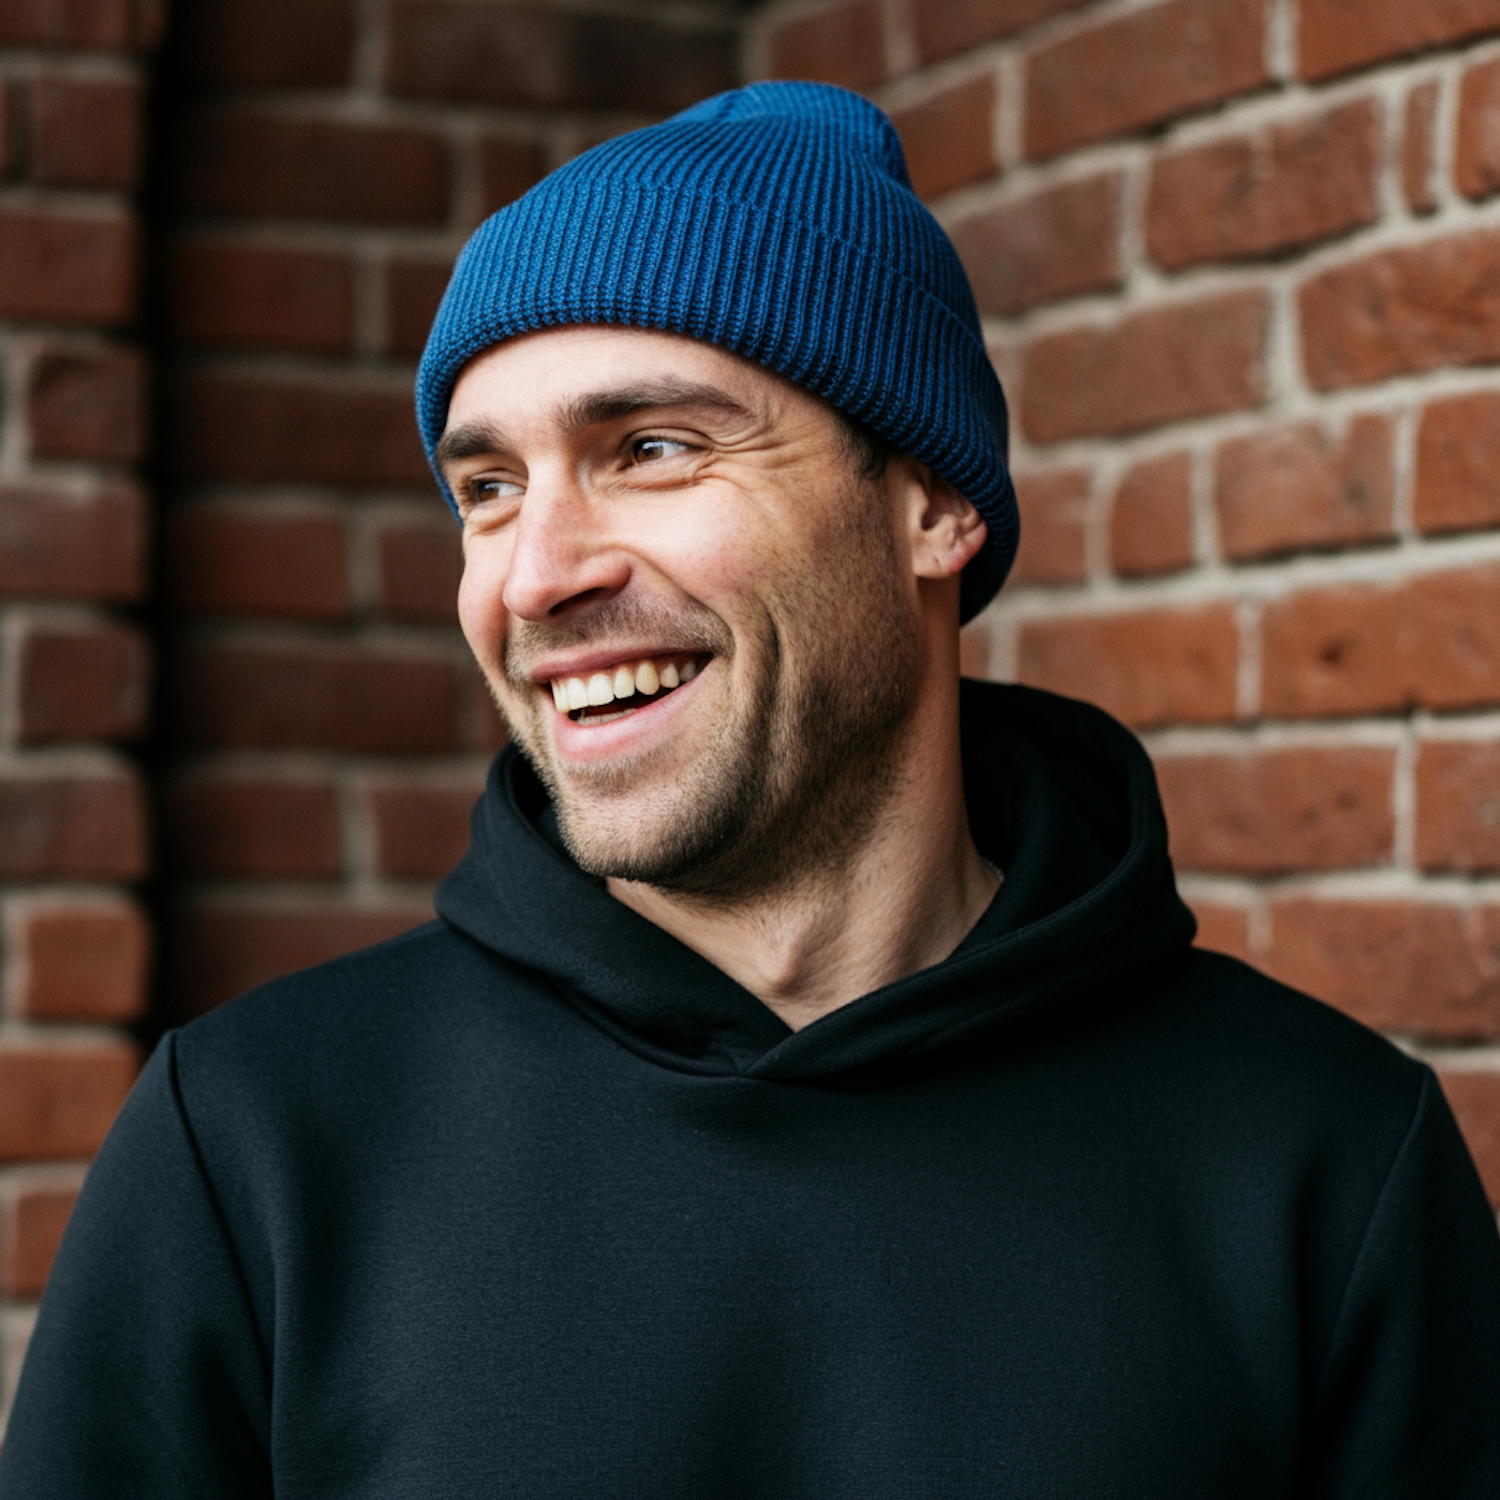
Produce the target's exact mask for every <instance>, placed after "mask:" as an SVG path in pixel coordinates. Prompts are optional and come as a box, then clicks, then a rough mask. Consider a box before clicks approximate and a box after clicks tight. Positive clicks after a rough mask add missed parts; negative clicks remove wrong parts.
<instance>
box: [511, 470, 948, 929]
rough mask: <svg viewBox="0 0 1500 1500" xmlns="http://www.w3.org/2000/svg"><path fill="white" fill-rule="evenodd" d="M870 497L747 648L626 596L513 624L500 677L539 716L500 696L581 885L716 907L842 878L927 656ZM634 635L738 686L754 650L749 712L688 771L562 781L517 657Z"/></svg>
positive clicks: (886, 790)
mask: <svg viewBox="0 0 1500 1500" xmlns="http://www.w3.org/2000/svg"><path fill="white" fill-rule="evenodd" d="M861 484H862V482H861ZM862 498H863V497H861V496H860V495H857V494H855V495H849V496H846V497H845V504H844V505H841V506H840V507H839V508H838V516H839V521H838V524H837V525H835V527H834V528H833V530H834V532H835V535H833V536H831V537H830V538H829V539H828V546H827V548H826V549H825V550H824V551H823V553H822V557H823V558H824V559H826V561H822V562H819V563H816V564H812V565H810V566H808V567H807V568H806V569H802V570H799V571H798V572H797V573H796V574H795V576H793V577H791V578H789V579H788V580H787V582H786V585H785V586H784V587H783V588H782V589H781V590H779V591H778V593H779V602H780V603H781V604H782V605H783V606H784V607H783V608H781V609H779V610H778V609H774V608H768V609H766V610H764V611H763V612H762V614H761V617H760V626H759V628H758V629H757V630H756V631H755V633H754V636H753V638H752V639H748V640H745V641H743V642H737V641H736V640H735V639H734V637H733V636H732V635H731V633H730V631H729V630H728V628H727V627H726V626H725V625H724V623H723V622H722V621H721V620H720V619H719V618H718V616H716V615H714V614H713V613H712V612H711V611H709V610H707V609H705V608H703V607H702V606H698V605H694V604H688V605H685V606H681V607H676V606H673V607H660V606H655V605H651V606H644V605H642V604H638V603H635V602H627V600H626V599H625V598H621V599H616V600H611V601H608V602H607V603H605V604H603V605H601V606H599V607H598V608H597V609H596V610H592V611H590V612H589V613H588V615H587V616H586V617H580V618H579V619H578V620H576V621H574V622H571V623H570V624H569V625H568V626H566V627H557V628H553V627H548V628H547V629H546V631H545V632H542V631H539V630H538V629H537V627H534V626H526V625H525V624H524V622H522V623H521V625H520V626H518V628H517V630H516V632H515V634H514V636H513V638H512V639H511V641H509V642H508V643H507V677H508V679H509V680H510V682H511V687H512V691H516V690H518V689H527V690H529V692H523V693H522V697H521V701H522V702H529V703H531V704H533V705H536V707H535V710H534V712H533V713H532V714H531V715H530V716H528V717H527V718H525V719H520V716H518V715H512V714H506V709H505V704H504V702H503V700H502V699H500V698H499V696H498V695H497V702H499V703H500V707H501V712H502V714H505V716H506V717H507V720H508V722H509V725H510V729H511V733H512V736H513V738H515V740H516V741H517V743H518V744H519V746H520V748H521V750H522V752H523V753H524V754H525V755H526V757H527V759H528V760H529V761H530V763H531V765H532V766H533V768H534V769H535V771H536V773H537V775H538V777H539V778H540V779H541V781H542V783H543V785H544V786H545V787H546V789H547V791H548V793H549V794H550V796H551V798H552V802H553V805H554V808H555V809H556V812H557V816H558V824H559V828H560V831H561V833H562V837H563V841H564V843H565V844H566V846H567V848H568V850H569V852H570V853H571V854H572V856H573V858H574V859H575V860H576V861H577V863H578V865H579V866H580V868H582V869H583V870H584V871H585V872H586V873H588V874H590V875H595V876H600V877H614V878H616V879H620V880H629V881H640V882H643V883H645V884H647V885H652V886H655V887H657V888H658V889H660V890H663V891H667V892H670V893H672V894H673V895H675V896H678V897H680V898H683V899H686V900H689V901H692V902H693V903H695V904H700V905H703V906H706V907H723V906H728V905H733V904H739V903H743V902H745V901H746V900H749V899H754V898H764V897H767V896H774V895H776V894H778V893H780V892H782V891H785V890H789V889H791V888H793V887H795V886H799V885H803V884H805V883H806V882H808V881H810V880H811V881H834V880H837V879H838V877H839V875H840V873H841V872H842V871H843V870H844V869H846V868H847V866H848V864H849V862H850V860H851V859H852V857H853V855H854V854H855V852H856V851H857V850H858V849H859V848H860V847H861V846H862V845H863V844H864V843H865V841H866V840H867V839H868V838H869V836H870V834H871V832H872V830H873V829H874V827H875V825H876V824H877V823H878V822H879V819H880V817H881V814H882V813H883V811H884V810H885V808H886V807H887V806H888V805H889V803H890V801H891V798H892V796H893V794H894V793H895V791H896V788H897V786H898V784H899V775H900V771H899V768H900V765H901V761H902V757H901V748H902V744H903V740H904V732H905V731H906V729H907V728H908V726H909V725H910V722H911V720H912V716H913V710H914V707H915V702H916V699H917V695H918V689H919V683H918V673H919V670H920V661H921V653H920V645H919V642H918V639H917V634H916V629H915V626H914V624H913V622H912V621H911V618H910V610H909V605H908V603H907V601H906V600H905V599H904V598H903V597H902V595H901V591H900V587H899V582H898V579H899V574H898V571H897V569H898V559H897V553H896V547H895V540H894V537H893V535H892V534H891V527H890V521H889V518H888V515H887V513H886V511H885V508H884V507H883V506H882V505H879V504H872V503H870V502H869V501H868V500H866V501H865V502H864V503H863V504H861V499H862ZM778 616H779V617H780V618H781V619H783V620H788V621H792V622H795V624H796V626H797V627H798V634H799V636H800V637H801V639H800V641H792V640H788V639H787V638H786V637H785V635H784V634H783V632H782V631H781V630H779V629H778V628H777V626H776V624H775V620H776V618H777V617H778ZM630 637H634V638H636V639H659V640H663V641H670V642H672V643H673V645H674V646H675V647H678V648H680V649H684V650H703V651H709V652H712V653H713V657H714V661H713V665H712V668H711V670H713V671H716V672H723V673H724V675H725V677H726V678H728V680H729V681H730V682H733V681H734V677H733V673H732V670H731V669H732V667H733V665H734V660H735V657H736V656H737V655H739V654H740V653H742V652H744V653H748V656H749V659H750V661H751V664H752V667H751V671H750V672H749V673H748V674H747V676H748V680H747V682H746V684H745V686H744V687H743V688H741V690H740V699H741V701H739V702H731V703H730V704H729V707H728V710H727V712H726V713H725V714H724V715H723V717H722V718H721V719H720V721H719V723H718V724H717V725H716V726H715V727H714V733H713V736H712V738H711V740H710V743H709V744H708V746H707V747H706V749H705V750H704V751H703V752H701V753H700V754H699V755H698V757H697V759H696V760H695V762H694V763H693V765H692V766H691V767H690V768H689V769H688V771H687V772H686V773H685V774H684V773H683V772H682V770H681V769H680V767H679V768H676V769H675V770H672V769H669V768H668V767H667V766H666V765H665V764H662V765H660V766H657V765H653V761H661V762H665V760H666V758H667V756H668V755H669V754H670V749H671V747H670V746H663V747H661V749H660V750H658V751H657V752H655V753H652V752H646V753H644V754H642V755H640V756H631V757H626V758H623V759H621V760H619V761H615V762H612V763H610V764H608V765H598V766H588V765H586V766H581V767H576V766H575V767H569V768H567V769H566V770H564V769H563V768H561V767H560V766H558V765H557V764H556V762H555V761H554V760H553V758H552V756H551V754H550V751H549V748H548V746H549V740H548V737H547V735H546V732H545V729H544V727H543V725H544V720H543V718H542V715H544V714H545V713H548V712H552V711H553V710H552V709H551V708H549V707H546V706H543V705H540V704H539V703H538V700H537V697H536V694H535V689H534V684H532V683H531V681H530V679H529V678H527V677H525V676H524V673H523V671H521V670H518V665H519V660H521V659H524V657H525V655H526V654H527V648H528V645H529V643H530V642H531V641H532V640H533V639H534V641H535V644H536V646H537V647H538V648H541V646H542V645H543V644H544V643H545V645H546V646H548V647H551V648H554V649H556V648H558V647H563V646H582V645H586V644H590V643H593V642H597V641H600V640H607V639H610V638H616V639H619V638H630ZM795 646H800V651H798V650H793V649H791V648H793V647H795ZM789 663H800V665H789ZM518 719H520V721H519V722H518ZM653 777H655V778H656V780H655V784H654V785H653Z"/></svg>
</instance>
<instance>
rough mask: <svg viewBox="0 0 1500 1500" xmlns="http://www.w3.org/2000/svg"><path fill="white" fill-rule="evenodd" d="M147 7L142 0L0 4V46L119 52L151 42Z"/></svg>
mask: <svg viewBox="0 0 1500 1500" xmlns="http://www.w3.org/2000/svg"><path fill="white" fill-rule="evenodd" d="M151 9H152V7H151V6H150V5H143V4H141V3H140V0H0V43H3V44H5V45H17V46H27V45H34V46H42V47H90V48H110V49H114V48H123V47H139V46H144V45H147V44H149V42H150V41H151V40H152V39H153V38H152V34H151V29H150V24H149V23H150V20H151V16H150V11H151Z"/></svg>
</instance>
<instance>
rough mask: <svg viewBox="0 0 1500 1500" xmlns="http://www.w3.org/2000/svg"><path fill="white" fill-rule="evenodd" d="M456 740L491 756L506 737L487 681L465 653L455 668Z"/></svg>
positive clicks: (465, 746)
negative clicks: (456, 699) (456, 697)
mask: <svg viewBox="0 0 1500 1500" xmlns="http://www.w3.org/2000/svg"><path fill="white" fill-rule="evenodd" d="M458 683H459V699H458V742H459V746H460V748H461V749H464V750H482V751H483V752H484V753H485V754H486V755H493V754H494V753H495V752H496V751H497V750H499V749H501V748H503V747H504V745H505V743H506V741H507V739H508V738H509V731H508V730H507V728H506V726H505V721H504V720H503V719H501V717H500V714H499V712H498V711H497V710H496V708H495V700H494V698H493V697H492V696H491V694H490V689H489V684H488V683H487V682H486V681H485V680H484V676H483V674H482V673H481V672H480V670H479V668H478V666H477V665H476V664H475V661H474V658H473V657H472V656H470V655H468V654H467V653H466V654H465V655H464V657H463V658H462V660H461V662H460V665H459V670H458Z"/></svg>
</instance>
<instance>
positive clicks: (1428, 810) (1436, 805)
mask: <svg viewBox="0 0 1500 1500" xmlns="http://www.w3.org/2000/svg"><path fill="white" fill-rule="evenodd" d="M1417 863H1418V864H1419V865H1420V866H1421V867H1422V869H1424V870H1432V871H1457V872H1459V873H1461V874H1465V875H1474V874H1480V873H1483V874H1493V873H1495V872H1496V871H1500V742H1497V741H1495V740H1489V741H1485V740H1426V741H1424V742H1423V743H1422V746H1421V748H1420V750H1419V751H1418V754H1417Z"/></svg>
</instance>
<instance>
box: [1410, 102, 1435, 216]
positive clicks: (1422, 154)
mask: <svg viewBox="0 0 1500 1500" xmlns="http://www.w3.org/2000/svg"><path fill="white" fill-rule="evenodd" d="M1437 105H1438V86H1437V82H1436V80H1433V79H1429V80H1428V81H1427V82H1426V83H1419V84H1418V85H1417V86H1416V87H1415V88H1414V89H1413V90H1412V91H1411V92H1410V93H1409V94H1408V95H1407V96H1406V116H1405V119H1404V121H1403V123H1402V130H1401V192H1402V194H1403V196H1404V197H1405V199H1406V206H1407V207H1408V208H1409V209H1410V210H1411V211H1412V212H1413V213H1414V214H1430V213H1432V212H1433V211H1434V210H1435V209H1436V208H1437V191H1436V189H1435V187H1434V185H1433V176H1434V169H1435V166H1436V160H1437Z"/></svg>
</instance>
